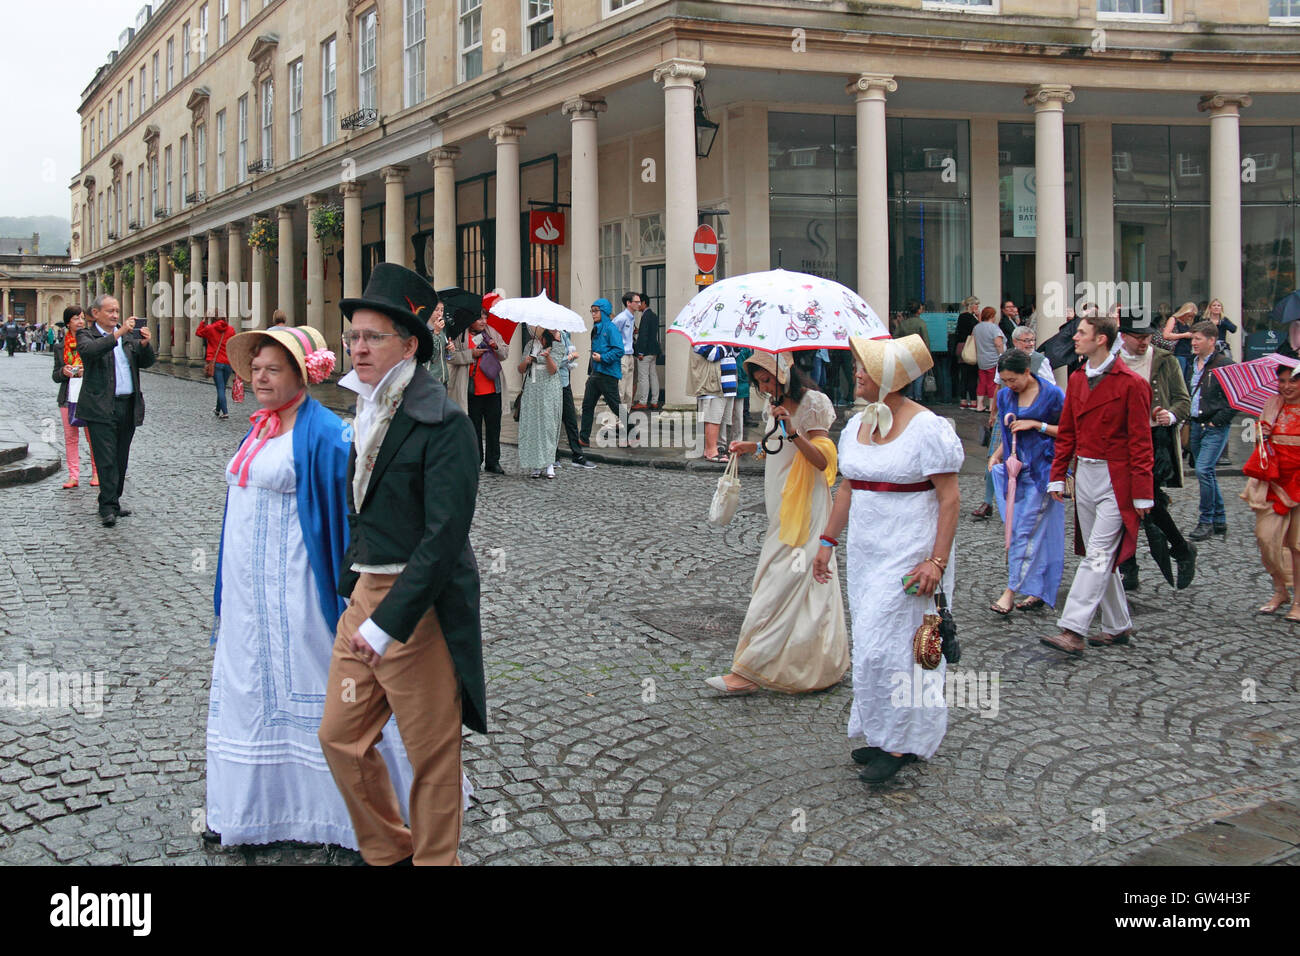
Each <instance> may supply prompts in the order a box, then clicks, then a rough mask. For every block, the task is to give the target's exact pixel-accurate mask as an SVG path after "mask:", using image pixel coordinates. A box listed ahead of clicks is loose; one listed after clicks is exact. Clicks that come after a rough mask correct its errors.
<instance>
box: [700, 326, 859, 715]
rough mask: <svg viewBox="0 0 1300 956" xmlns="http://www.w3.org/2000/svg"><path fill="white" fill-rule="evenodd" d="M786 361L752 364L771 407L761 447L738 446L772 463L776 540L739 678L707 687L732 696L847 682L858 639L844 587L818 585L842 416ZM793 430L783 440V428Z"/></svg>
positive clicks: (768, 471)
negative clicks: (853, 639) (816, 562)
mask: <svg viewBox="0 0 1300 956" xmlns="http://www.w3.org/2000/svg"><path fill="white" fill-rule="evenodd" d="M788 359H789V357H788V356H787V355H785V354H781V355H773V354H772V353H771V352H755V353H754V354H753V355H751V356H750V357H749V360H748V361H749V369H748V371H749V374H750V375H751V376H752V378H753V382H754V385H755V386H756V387H757V388H758V389H759V390H760V391H762V392H763V393H765V394H766V395H767V396H769V397H770V398H771V402H772V404H771V405H770V406H769V410H768V416H767V418H766V420H765V422H764V427H765V429H766V430H767V431H769V432H772V434H771V435H769V437H768V439H765V441H764V446H765V447H762V448H760V446H759V444H758V443H757V442H752V441H733V442H732V443H731V445H730V447H729V449H728V450H729V452H730V453H731V454H733V455H746V454H750V453H754V454H760V455H762V456H763V472H764V478H763V488H764V499H765V502H766V505H767V515H768V521H767V534H766V536H765V537H764V539H763V549H762V551H761V553H760V554H759V556H758V568H757V569H756V570H755V571H754V581H753V585H752V587H751V589H750V592H751V597H750V600H749V608H748V610H747V611H746V612H745V621H744V623H743V624H742V625H741V627H740V639H739V640H738V641H737V642H736V650H735V654H734V655H733V657H732V662H731V669H730V672H729V673H727V674H723V675H720V676H718V677H710V678H709V679H708V680H707V681H706V683H707V684H708V685H709V686H710V687H712V688H713V689H714V690H716V691H719V692H720V693H723V694H728V695H735V694H750V693H753V692H754V691H756V690H758V689H759V688H760V687H763V688H767V689H768V690H777V691H782V692H784V693H787V694H799V693H805V692H807V691H814V690H821V689H822V688H825V687H830V686H832V685H834V684H836V683H838V682H839V681H840V679H841V678H842V677H843V676H844V672H845V670H846V669H847V668H848V666H849V645H848V630H847V628H846V626H845V623H844V603H843V599H842V598H841V597H840V586H839V581H838V580H837V579H834V580H830V581H829V583H818V582H817V581H815V580H813V558H814V557H815V556H816V554H817V544H818V536H819V534H820V531H821V529H822V527H823V526H824V525H825V524H826V519H827V516H828V515H829V514H830V508H831V491H830V489H831V485H832V484H834V482H835V471H836V457H837V454H836V450H835V443H834V442H833V441H831V439H830V435H829V429H830V427H831V423H832V422H834V421H835V406H834V405H832V404H831V400H830V399H829V398H828V397H827V396H826V395H825V394H824V393H823V392H821V391H819V390H818V389H817V387H816V386H815V385H814V384H813V382H812V379H811V378H810V377H809V376H807V375H806V374H805V373H803V372H802V371H800V370H799V369H798V368H796V367H795V366H794V365H793V364H792V363H790V362H789V360H788ZM779 424H781V425H784V426H785V432H784V434H782V433H781V432H779V431H777V427H778V425H779Z"/></svg>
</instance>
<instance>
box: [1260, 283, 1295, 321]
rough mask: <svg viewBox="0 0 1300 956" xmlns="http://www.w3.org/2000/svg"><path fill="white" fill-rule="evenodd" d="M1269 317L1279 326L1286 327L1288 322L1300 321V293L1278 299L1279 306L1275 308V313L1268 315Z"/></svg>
mask: <svg viewBox="0 0 1300 956" xmlns="http://www.w3.org/2000/svg"><path fill="white" fill-rule="evenodd" d="M1268 317H1269V318H1270V319H1272V320H1273V321H1274V322H1276V323H1277V324H1278V325H1286V323H1288V322H1294V321H1295V320H1296V319H1300V291H1296V292H1292V293H1291V294H1290V295H1284V296H1283V297H1282V298H1280V299H1278V302H1277V305H1275V306H1273V311H1272V312H1270V313H1269V314H1268Z"/></svg>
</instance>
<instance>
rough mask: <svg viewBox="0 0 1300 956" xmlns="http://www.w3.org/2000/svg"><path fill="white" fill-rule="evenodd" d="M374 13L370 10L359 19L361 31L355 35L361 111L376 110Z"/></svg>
mask: <svg viewBox="0 0 1300 956" xmlns="http://www.w3.org/2000/svg"><path fill="white" fill-rule="evenodd" d="M375 30H376V20H375V11H374V10H371V11H370V12H369V13H367V14H365V15H364V16H362V18H361V29H360V30H359V31H358V33H357V71H358V73H357V76H358V79H359V80H360V90H361V102H360V103H359V104H358V105H359V106H360V107H361V108H362V109H377V108H378V107H377V103H376V100H377V86H378V83H379V70H378V68H377V66H376V60H375Z"/></svg>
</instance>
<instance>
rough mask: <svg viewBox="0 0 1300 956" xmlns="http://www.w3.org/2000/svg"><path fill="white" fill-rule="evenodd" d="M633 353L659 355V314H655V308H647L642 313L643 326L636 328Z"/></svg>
mask: <svg viewBox="0 0 1300 956" xmlns="http://www.w3.org/2000/svg"><path fill="white" fill-rule="evenodd" d="M632 353H633V354H634V355H659V354H660V352H659V316H657V315H655V312H654V309H646V310H645V311H644V312H642V313H641V326H640V328H638V329H637V330H636V338H635V339H634V340H633V342H632Z"/></svg>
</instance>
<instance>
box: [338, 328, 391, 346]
mask: <svg viewBox="0 0 1300 956" xmlns="http://www.w3.org/2000/svg"><path fill="white" fill-rule="evenodd" d="M396 334H397V333H396V332H373V331H371V330H370V329H361V330H359V331H353V332H349V333H348V334H347V335H345V336H343V341H344V342H346V343H348V345H349V346H350V347H351V348H356V347H357V343H358V342H365V343H366V344H367V345H370V346H375V345H378V344H379V343H380V342H382V341H383V340H384V339H388V338H392V337H393V336H394V335H396Z"/></svg>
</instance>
